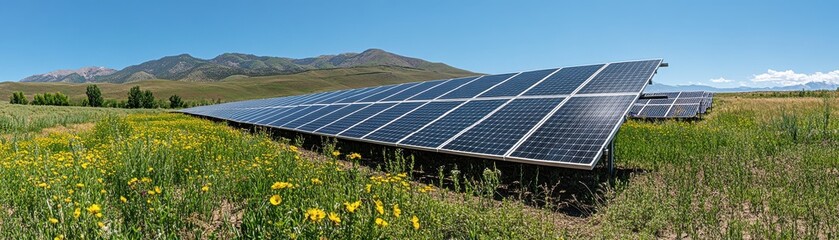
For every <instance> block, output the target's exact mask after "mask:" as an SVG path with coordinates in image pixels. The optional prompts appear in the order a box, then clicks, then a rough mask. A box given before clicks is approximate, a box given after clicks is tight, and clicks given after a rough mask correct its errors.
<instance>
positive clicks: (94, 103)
mask: <svg viewBox="0 0 839 240" xmlns="http://www.w3.org/2000/svg"><path fill="white" fill-rule="evenodd" d="M85 94H87V104H88V105H89V106H91V107H101V106H102V104H103V103H105V99H103V98H102V91H100V90H99V86H96V84H93V85H88V86H87V91H86V92H85Z"/></svg>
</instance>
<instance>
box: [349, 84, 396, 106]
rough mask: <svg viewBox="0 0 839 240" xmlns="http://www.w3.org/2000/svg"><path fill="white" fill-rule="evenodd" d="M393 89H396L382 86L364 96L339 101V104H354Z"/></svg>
mask: <svg viewBox="0 0 839 240" xmlns="http://www.w3.org/2000/svg"><path fill="white" fill-rule="evenodd" d="M393 87H395V86H381V87H377V88H375V89H373V90H370V91H368V92H366V93H364V94H361V95H355V96H351V97H347V98H344V99H341V100H339V101H338V102H339V103H352V102H358V101H359V100H361V99H363V98H366V97H369V96H372V95H376V94H379V93H381V92H384V91H387V90H389V89H391V88H393Z"/></svg>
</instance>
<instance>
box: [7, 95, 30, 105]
mask: <svg viewBox="0 0 839 240" xmlns="http://www.w3.org/2000/svg"><path fill="white" fill-rule="evenodd" d="M9 103H11V104H24V105H26V104H29V100H26V96H24V95H23V92H13V93H12V97H11V99H9Z"/></svg>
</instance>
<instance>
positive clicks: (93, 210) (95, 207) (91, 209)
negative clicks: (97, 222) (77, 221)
mask: <svg viewBox="0 0 839 240" xmlns="http://www.w3.org/2000/svg"><path fill="white" fill-rule="evenodd" d="M101 211H102V207H101V206H99V204H93V205H90V207H87V212H88V213H90V214H97V213H99V212H101Z"/></svg>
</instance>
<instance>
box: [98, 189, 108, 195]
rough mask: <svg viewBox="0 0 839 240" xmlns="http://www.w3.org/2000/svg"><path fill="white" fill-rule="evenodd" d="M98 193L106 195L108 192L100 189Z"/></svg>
mask: <svg viewBox="0 0 839 240" xmlns="http://www.w3.org/2000/svg"><path fill="white" fill-rule="evenodd" d="M99 193H101V194H106V193H108V190H105V189H102V190H99Z"/></svg>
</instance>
